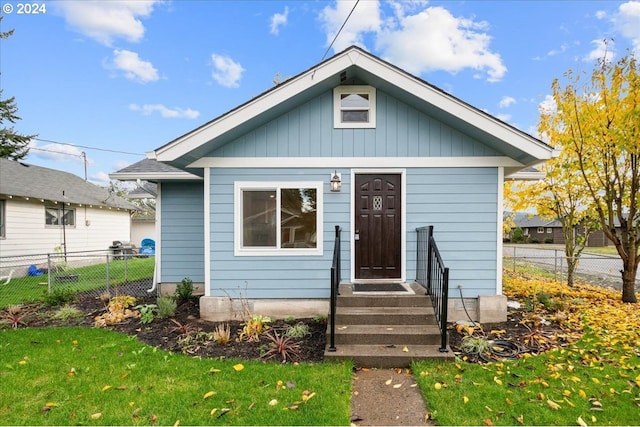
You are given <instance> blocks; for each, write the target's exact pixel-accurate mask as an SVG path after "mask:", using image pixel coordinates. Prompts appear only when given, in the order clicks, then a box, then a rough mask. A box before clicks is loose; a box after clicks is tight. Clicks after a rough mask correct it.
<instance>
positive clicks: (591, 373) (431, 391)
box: [413, 274, 640, 425]
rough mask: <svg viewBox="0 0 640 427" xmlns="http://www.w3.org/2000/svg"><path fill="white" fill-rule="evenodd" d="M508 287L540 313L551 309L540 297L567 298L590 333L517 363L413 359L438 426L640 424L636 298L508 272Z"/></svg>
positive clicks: (569, 315)
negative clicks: (627, 299)
mask: <svg viewBox="0 0 640 427" xmlns="http://www.w3.org/2000/svg"><path fill="white" fill-rule="evenodd" d="M504 290H505V294H507V295H508V296H509V297H511V298H514V299H518V300H520V301H521V302H523V303H524V304H529V306H530V307H532V310H536V309H538V310H539V312H536V313H535V314H539V315H541V316H551V315H552V314H551V312H550V311H547V310H544V309H543V306H542V305H541V304H539V303H538V304H536V301H539V300H540V299H541V298H540V297H541V295H545V296H546V298H551V299H552V300H553V299H555V300H556V301H558V302H563V304H562V303H557V305H558V306H559V307H560V310H561V312H560V314H561V315H562V317H563V318H564V319H565V320H564V322H563V323H564V325H565V327H566V328H567V329H573V330H582V331H583V332H584V335H583V336H582V338H580V339H579V340H578V341H575V342H573V343H566V344H563V345H561V346H559V347H557V348H555V349H554V350H551V351H548V352H546V353H543V354H541V355H538V356H522V357H521V358H519V359H517V360H514V361H500V362H494V363H488V364H474V363H466V362H465V361H463V360H458V361H457V362H456V363H438V362H432V361H424V362H419V363H415V364H414V365H413V370H414V375H415V377H416V379H417V381H418V383H419V385H420V387H421V390H422V393H423V396H424V398H425V401H426V402H427V405H428V406H429V408H430V410H431V415H432V417H433V418H435V421H436V423H437V424H440V425H639V424H640V359H639V356H640V333H639V332H638V326H639V325H640V310H639V309H640V307H639V306H638V304H623V303H622V302H621V301H620V293H619V292H618V291H610V290H605V289H602V288H599V287H595V286H588V285H579V286H575V287H574V288H568V287H567V286H566V285H561V284H559V283H558V282H555V281H552V280H548V279H543V278H534V279H531V278H524V277H522V276H518V275H513V274H505V277H504ZM536 307H537V308H536ZM486 332H489V331H486Z"/></svg>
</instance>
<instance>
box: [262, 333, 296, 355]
mask: <svg viewBox="0 0 640 427" xmlns="http://www.w3.org/2000/svg"><path fill="white" fill-rule="evenodd" d="M266 338H267V339H268V340H269V341H270V342H269V347H270V348H269V350H267V351H266V352H264V354H262V356H261V357H262V358H263V359H271V358H273V357H276V356H278V355H279V356H281V357H282V363H284V362H286V361H288V360H292V359H293V358H297V357H299V356H300V345H298V344H296V343H295V342H294V341H293V339H292V338H291V337H287V336H284V335H283V336H280V335H278V332H277V331H272V332H268V333H267V334H266Z"/></svg>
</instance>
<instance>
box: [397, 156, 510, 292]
mask: <svg viewBox="0 0 640 427" xmlns="http://www.w3.org/2000/svg"><path fill="white" fill-rule="evenodd" d="M497 202H498V171H497V169H496V168H465V169H462V168H433V169H410V170H409V171H408V172H407V208H406V209H407V252H408V254H407V257H408V258H407V275H408V278H414V277H415V263H416V251H415V248H416V233H415V229H416V228H417V227H422V226H428V225H433V226H434V236H435V239H436V243H437V245H438V248H439V249H440V252H441V255H442V258H443V261H444V263H445V265H446V266H447V267H449V274H450V277H449V281H450V285H451V289H453V290H456V291H455V292H456V295H458V294H457V286H458V284H461V285H462V288H463V292H464V295H465V296H476V295H491V294H495V287H496V280H497V277H496V268H497V240H496V239H497V237H496V236H497ZM452 292H453V291H452Z"/></svg>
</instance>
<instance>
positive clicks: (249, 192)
mask: <svg viewBox="0 0 640 427" xmlns="http://www.w3.org/2000/svg"><path fill="white" fill-rule="evenodd" d="M321 197H322V183H315V182H311V183H309V182H307V183H299V182H298V183H286V182H282V183H248V182H245V183H240V182H239V183H236V209H235V211H236V238H235V241H236V254H237V255H258V254H260V255H264V254H272V255H286V254H291V255H293V254H295V255H321V254H322V239H321V237H322V222H321V213H320V212H319V208H320V206H322V201H321Z"/></svg>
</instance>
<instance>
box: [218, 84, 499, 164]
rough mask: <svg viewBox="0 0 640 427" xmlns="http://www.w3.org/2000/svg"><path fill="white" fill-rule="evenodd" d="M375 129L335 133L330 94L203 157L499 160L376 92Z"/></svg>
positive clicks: (478, 144) (490, 151)
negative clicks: (489, 158) (477, 158)
mask: <svg viewBox="0 0 640 427" xmlns="http://www.w3.org/2000/svg"><path fill="white" fill-rule="evenodd" d="M376 96H377V107H376V115H377V119H376V128H375V129H335V128H334V127H333V92H332V91H328V92H326V93H324V94H322V95H320V96H318V97H316V98H314V99H313V100H311V101H309V102H306V103H304V104H302V105H300V106H298V107H296V108H293V109H292V110H291V111H289V112H288V113H286V114H283V115H282V116H280V117H278V118H277V119H275V120H272V121H270V122H268V123H266V124H264V125H262V126H259V127H257V128H256V129H254V130H252V131H250V132H248V133H246V134H244V135H242V136H241V137H239V138H237V139H235V140H233V141H231V142H230V143H227V144H225V145H224V146H222V147H220V148H218V149H217V150H214V151H213V152H211V153H209V154H208V156H211V157H466V156H477V157H482V156H501V155H503V153H499V152H497V151H496V150H494V149H492V148H489V147H487V146H486V145H484V144H482V143H481V142H479V141H477V140H476V139H474V138H473V137H471V136H469V135H466V134H464V133H462V132H460V131H458V130H456V129H454V128H451V127H450V126H448V125H446V124H444V123H442V122H440V121H438V120H436V119H434V118H432V117H430V116H429V115H427V114H425V113H424V112H421V111H419V110H417V109H415V108H413V107H411V106H409V105H407V104H405V103H403V102H401V101H399V100H398V99H396V98H394V97H393V96H391V95H389V94H387V93H384V92H382V91H380V90H378V91H377V95H376Z"/></svg>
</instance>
